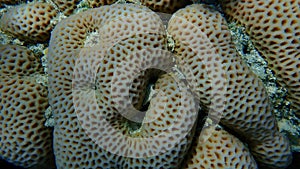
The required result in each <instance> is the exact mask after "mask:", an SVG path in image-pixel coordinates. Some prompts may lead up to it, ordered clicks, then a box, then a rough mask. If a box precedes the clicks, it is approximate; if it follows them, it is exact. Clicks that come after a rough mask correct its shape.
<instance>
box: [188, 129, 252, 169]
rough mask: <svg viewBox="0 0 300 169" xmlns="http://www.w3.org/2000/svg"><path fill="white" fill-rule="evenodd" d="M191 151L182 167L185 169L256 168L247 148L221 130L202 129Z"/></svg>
mask: <svg viewBox="0 0 300 169" xmlns="http://www.w3.org/2000/svg"><path fill="white" fill-rule="evenodd" d="M224 145H225V146H224ZM191 150H192V152H190V154H189V155H188V158H187V161H186V162H185V165H184V168H186V169H192V168H194V169H196V168H197V169H205V168H218V169H219V168H220V169H221V168H245V169H246V168H247V169H256V168H257V165H256V163H255V160H254V159H253V157H252V155H251V153H250V151H249V150H248V148H247V147H246V146H245V145H244V144H243V143H242V142H241V141H240V140H239V139H237V138H236V137H235V136H233V135H231V134H230V133H228V132H226V131H225V130H223V129H215V128H214V127H211V126H210V127H205V128H203V130H202V133H201V135H200V136H199V137H198V138H197V140H196V141H195V142H194V143H193V146H192V149H191Z"/></svg>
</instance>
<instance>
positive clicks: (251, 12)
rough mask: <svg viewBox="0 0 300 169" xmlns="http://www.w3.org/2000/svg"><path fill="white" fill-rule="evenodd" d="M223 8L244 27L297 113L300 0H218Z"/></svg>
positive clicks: (299, 110)
mask: <svg viewBox="0 0 300 169" xmlns="http://www.w3.org/2000/svg"><path fill="white" fill-rule="evenodd" d="M222 4H223V7H224V12H225V13H226V14H227V15H228V16H229V17H230V18H231V19H232V20H235V21H237V22H239V23H241V24H243V25H244V26H245V27H246V31H247V33H249V35H250V37H251V39H252V41H253V43H254V44H255V46H256V48H257V49H258V50H259V51H260V52H261V53H262V55H263V56H264V57H265V58H266V59H267V61H268V65H269V67H270V68H271V69H272V70H273V71H274V72H275V74H276V75H277V78H278V82H279V83H280V84H281V85H282V86H284V87H286V88H287V89H288V99H289V100H290V101H291V102H292V104H291V106H292V107H293V108H294V110H295V112H296V114H297V116H299V117H300V52H299V51H300V38H299V37H300V1H299V0H289V1H282V0H270V1H263V0H258V1H257V0H249V1H245V0H239V1H230V0H225V1H222Z"/></svg>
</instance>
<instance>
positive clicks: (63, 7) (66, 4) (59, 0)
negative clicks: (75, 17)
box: [52, 0, 80, 16]
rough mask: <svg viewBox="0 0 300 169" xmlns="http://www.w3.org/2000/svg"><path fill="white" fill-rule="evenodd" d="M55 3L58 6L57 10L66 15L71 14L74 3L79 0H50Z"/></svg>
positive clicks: (74, 7)
mask: <svg viewBox="0 0 300 169" xmlns="http://www.w3.org/2000/svg"><path fill="white" fill-rule="evenodd" d="M52 1H53V2H54V3H55V5H57V7H58V8H59V10H60V11H61V12H62V13H63V14H65V15H66V16H69V15H71V14H72V13H73V12H74V10H75V9H76V5H77V4H78V3H79V2H80V0H68V1H66V0H52Z"/></svg>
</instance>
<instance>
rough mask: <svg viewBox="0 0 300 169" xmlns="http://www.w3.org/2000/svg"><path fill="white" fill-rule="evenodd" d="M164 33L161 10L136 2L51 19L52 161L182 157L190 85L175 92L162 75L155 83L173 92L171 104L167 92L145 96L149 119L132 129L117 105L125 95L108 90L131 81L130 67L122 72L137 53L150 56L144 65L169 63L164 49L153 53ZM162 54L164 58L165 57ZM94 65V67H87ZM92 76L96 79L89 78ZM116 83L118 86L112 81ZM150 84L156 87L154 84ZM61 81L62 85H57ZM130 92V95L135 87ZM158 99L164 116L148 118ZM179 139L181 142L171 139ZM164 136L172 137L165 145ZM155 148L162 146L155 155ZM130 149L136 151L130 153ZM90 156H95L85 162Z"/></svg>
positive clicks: (120, 164) (187, 137)
mask: <svg viewBox="0 0 300 169" xmlns="http://www.w3.org/2000/svg"><path fill="white" fill-rule="evenodd" d="M93 31H94V32H97V34H98V35H100V38H98V39H97V38H96V39H94V40H95V42H94V43H86V41H87V39H89V38H90V37H89V36H92V35H93V33H91V32H93ZM73 35H74V36H73ZM165 37H166V35H165V31H164V26H163V23H162V21H161V20H160V19H159V16H158V15H156V14H155V13H153V12H152V11H151V10H149V9H148V8H146V7H143V6H139V5H112V6H104V7H101V8H99V9H92V10H89V11H86V12H83V13H79V14H78V15H74V16H71V17H69V18H67V19H66V20H64V22H61V23H59V24H58V25H57V27H56V28H55V29H54V31H53V36H52V37H51V41H50V48H49V69H48V70H49V83H50V85H49V86H51V87H50V104H51V105H52V109H53V110H54V112H55V114H54V116H55V119H56V123H57V125H56V126H55V131H54V136H55V139H54V149H55V156H56V164H57V167H58V168H76V167H79V166H81V167H82V166H84V167H86V168H91V167H92V168H95V167H97V166H102V167H104V168H124V167H125V168H128V167H131V166H136V167H156V168H161V167H162V168H178V167H179V165H180V164H181V161H182V158H179V157H181V156H183V154H185V152H186V151H187V148H188V147H189V144H190V142H191V140H192V139H191V138H192V137H191V136H192V130H191V128H193V124H194V123H192V122H191V123H188V121H195V119H196V117H195V115H196V109H195V107H193V106H192V105H193V103H192V102H193V100H191V99H192V98H193V97H191V96H189V97H187V95H185V94H184V93H189V92H188V91H185V92H183V95H179V94H177V89H176V84H174V85H173V82H172V80H171V81H170V82H169V80H166V82H165V81H162V82H161V87H160V88H159V89H160V90H162V93H168V94H170V96H166V97H167V98H166V99H168V98H169V99H172V100H173V103H172V102H171V101H170V100H169V99H168V100H167V101H166V100H164V99H162V98H160V97H155V98H156V99H162V103H164V102H167V103H168V104H166V105H165V104H162V105H157V104H156V102H155V101H154V102H153V103H150V105H151V106H150V108H149V111H148V112H150V113H146V115H145V116H146V117H145V119H148V121H149V122H148V123H143V125H142V126H141V127H140V130H139V131H135V132H130V131H131V130H130V127H128V125H129V124H128V123H130V122H128V120H126V119H124V118H123V117H122V116H120V114H119V112H118V111H117V110H118V109H121V110H126V109H123V108H124V107H123V106H122V105H125V108H126V104H124V103H127V102H124V100H122V99H121V100H119V97H122V95H121V96H119V95H114V93H117V94H118V93H119V92H117V90H121V92H120V93H124V91H125V90H126V88H127V86H128V85H129V84H128V82H127V81H126V79H134V78H135V77H134V76H133V75H131V74H128V73H126V74H121V73H122V72H123V73H124V72H126V71H129V70H128V68H130V67H133V64H137V63H138V62H139V59H138V60H136V59H137V58H139V57H137V55H139V56H140V58H143V57H141V56H149V57H146V58H144V59H145V60H144V61H143V60H142V61H143V62H142V63H143V64H145V63H151V64H155V65H156V66H157V65H159V64H165V63H169V62H170V64H171V63H172V62H171V61H172V58H171V57H170V55H167V54H165V55H166V56H165V55H163V56H164V57H162V58H160V55H161V54H160V53H159V52H160V51H161V50H162V49H165V48H166V43H165V42H166V39H165ZM121 40H122V41H121ZM147 48H149V50H145V51H144V53H140V54H139V53H136V55H132V56H131V57H130V54H131V53H134V54H135V52H139V51H143V50H142V49H147ZM104 49H106V50H104ZM150 49H156V50H154V51H151V50H150ZM148 52H150V53H148ZM153 52H154V53H153ZM157 52H158V53H157ZM58 54H59V55H58ZM154 56H156V57H154ZM132 57H134V58H132ZM165 57H166V59H167V60H169V61H168V62H166V60H164V58H165ZM153 59H155V60H153ZM130 61H133V63H130ZM154 61H155V62H154ZM128 62H129V63H128ZM144 62H145V63H144ZM123 63H124V64H127V63H128V64H129V65H128V67H122V65H123ZM146 65H149V64H146ZM155 65H153V66H155ZM120 66H121V67H120ZM144 66H145V65H144ZM144 66H141V68H142V67H144ZM160 67H168V66H167V65H166V66H160ZM123 68H124V69H125V70H126V71H124V70H123ZM98 69H99V73H97V72H93V71H95V70H98ZM119 69H121V70H123V71H122V72H120V74H119V72H118V71H116V70H119ZM61 70H66V71H61ZM136 73H139V72H136ZM114 74H115V75H114ZM95 75H97V76H96V77H98V78H96V79H95ZM74 78H75V79H74ZM166 79H169V78H167V77H166ZM120 80H121V81H120ZM129 82H130V81H129ZM167 82H169V83H167ZM171 82H172V83H171ZM114 84H116V85H117V86H116V87H117V88H114ZM133 86H134V84H133ZM123 87H124V89H123ZM156 87H157V88H158V87H159V84H157V85H156ZM62 88H64V90H61V89H62ZM95 89H97V90H95ZM182 89H183V88H182ZM123 90H124V91H123ZM157 90H158V89H157ZM77 92H79V93H77ZM85 92H86V93H85ZM91 92H96V95H95V96H96V97H97V98H98V99H93V97H92V96H93V95H89V93H91ZM76 93H77V94H76ZM137 93H139V92H137ZM87 94H88V95H87ZM91 94H92V93H91ZM131 94H133V95H134V92H133V93H131ZM86 95H87V96H86ZM159 96H160V95H159ZM163 98H164V97H163ZM156 99H154V100H156ZM94 100H98V104H97V103H93V101H94ZM176 100H178V102H176ZM83 101H84V102H83ZM126 101H127V100H126ZM73 102H74V103H73ZM175 103H176V105H180V104H182V106H181V107H182V109H176V108H174V106H175V105H174V104H175ZM98 106H99V107H98ZM118 106H119V107H118ZM155 106H156V107H155ZM164 106H166V107H167V109H166V110H165V111H166V112H165V113H166V114H165V115H163V116H164V118H159V119H158V120H157V121H153V122H151V119H153V118H155V117H156V116H160V114H159V113H161V111H164V109H165V107H164ZM151 107H155V108H152V109H151ZM160 109H161V111H159V110H160ZM95 110H98V111H95ZM94 112H98V114H95V113H94ZM121 113H122V112H121ZM130 113H131V112H130V111H129V112H128V111H127V112H125V113H123V114H125V115H129V116H130V115H132V114H130ZM170 113H174V114H170ZM168 114H169V115H168ZM179 114H181V115H179ZM133 115H134V116H138V114H133ZM155 115H156V116H155ZM103 118H104V119H105V120H103ZM178 119H181V120H179V121H178ZM133 120H134V119H133ZM183 122H184V123H183ZM80 124H81V125H82V126H80ZM91 124H94V125H91ZM173 124H177V125H173ZM95 126H96V127H95ZM83 128H85V129H86V130H83ZM116 129H117V130H116ZM165 129H167V130H166V131H165V132H166V133H167V134H166V136H165V135H161V134H159V133H160V132H159V131H162V130H165ZM99 131H102V132H101V133H99ZM114 131H116V132H114ZM171 131H173V132H174V133H173V132H171ZM85 132H86V133H85ZM168 133H169V134H168ZM172 133H173V134H174V135H173V134H172ZM184 133H186V134H184ZM89 136H90V138H92V139H90V138H89ZM149 137H150V138H152V137H153V138H156V137H158V138H161V139H159V140H158V142H151V139H150V141H148V138H149ZM178 138H179V140H180V141H178V142H177V141H176V140H178ZM116 140H118V141H116ZM143 140H144V141H143ZM169 140H175V142H173V144H169V143H168V141H169ZM93 141H94V142H95V143H94V142H93ZM160 141H161V142H160ZM96 143H98V144H99V145H102V146H99V145H97V144H96ZM154 143H155V144H154ZM128 146H129V147H128ZM165 146H166V147H165ZM130 148H131V149H130ZM106 149H108V150H110V152H114V153H121V154H122V155H123V156H125V157H122V158H120V157H119V156H117V155H115V154H112V153H110V152H108V151H106ZM160 151H163V152H164V153H163V154H160V155H157V153H159V152H160ZM123 153H125V154H123ZM174 154H175V155H174ZM136 156H137V157H142V158H133V157H136ZM90 158H92V159H93V160H89V161H87V159H90ZM108 159H110V160H108ZM166 159H168V160H166Z"/></svg>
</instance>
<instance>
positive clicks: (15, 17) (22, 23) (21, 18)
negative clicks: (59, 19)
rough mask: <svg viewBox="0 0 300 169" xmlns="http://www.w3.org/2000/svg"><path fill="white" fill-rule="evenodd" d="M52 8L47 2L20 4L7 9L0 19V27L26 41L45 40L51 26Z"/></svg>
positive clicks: (47, 38) (48, 35)
mask: <svg viewBox="0 0 300 169" xmlns="http://www.w3.org/2000/svg"><path fill="white" fill-rule="evenodd" d="M55 16H56V11H55V10H54V8H53V7H52V6H51V5H50V4H47V3H40V2H35V3H30V4H21V5H17V6H15V7H13V8H11V9H9V10H8V11H7V12H6V13H4V14H3V15H2V17H1V20H0V28H1V29H2V30H3V31H5V32H8V33H10V34H12V35H13V36H14V37H16V38H19V39H21V40H24V41H27V42H45V41H47V40H49V38H50V32H51V30H52V28H53V26H54V25H53V23H51V19H53V18H54V17H55Z"/></svg>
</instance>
